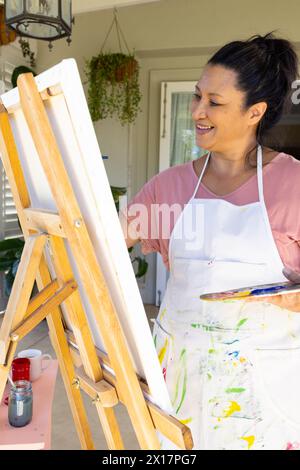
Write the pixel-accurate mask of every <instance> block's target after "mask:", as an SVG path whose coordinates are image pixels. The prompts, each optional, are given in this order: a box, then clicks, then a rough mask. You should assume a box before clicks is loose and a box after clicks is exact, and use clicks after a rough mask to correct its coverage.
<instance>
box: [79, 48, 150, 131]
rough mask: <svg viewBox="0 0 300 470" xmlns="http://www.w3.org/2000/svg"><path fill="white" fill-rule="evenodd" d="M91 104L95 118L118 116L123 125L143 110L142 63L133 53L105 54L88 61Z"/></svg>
mask: <svg viewBox="0 0 300 470" xmlns="http://www.w3.org/2000/svg"><path fill="white" fill-rule="evenodd" d="M86 74H87V77H88V83H89V86H88V104H89V109H90V113H91V116H92V119H93V121H98V120H99V119H105V118H107V117H113V116H116V117H117V118H118V119H119V120H120V122H121V124H122V125H124V124H126V123H132V122H134V121H135V119H136V117H137V114H138V112H139V110H140V108H139V104H140V100H141V93H140V89H139V65H138V62H137V61H136V59H135V58H134V56H133V55H126V54H123V53H112V54H108V53H105V54H102V53H100V54H99V55H98V56H96V57H93V58H92V59H91V60H90V61H89V62H87V70H86Z"/></svg>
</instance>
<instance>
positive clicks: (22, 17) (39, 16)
mask: <svg viewBox="0 0 300 470" xmlns="http://www.w3.org/2000/svg"><path fill="white" fill-rule="evenodd" d="M4 8H5V23H6V24H7V25H8V26H10V28H12V29H13V30H15V31H16V33H17V34H18V35H19V36H24V37H28V38H34V39H40V40H43V41H49V49H50V50H51V49H52V47H53V45H52V41H55V40H56V39H61V38H64V37H67V42H68V45H70V43H71V33H72V23H74V18H73V17H72V1H71V0H4Z"/></svg>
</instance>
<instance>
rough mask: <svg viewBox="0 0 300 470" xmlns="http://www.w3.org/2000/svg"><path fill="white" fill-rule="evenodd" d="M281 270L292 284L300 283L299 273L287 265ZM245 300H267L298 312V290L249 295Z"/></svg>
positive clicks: (299, 294)
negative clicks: (295, 291)
mask: <svg viewBox="0 0 300 470" xmlns="http://www.w3.org/2000/svg"><path fill="white" fill-rule="evenodd" d="M282 272H283V274H284V276H285V277H286V278H287V279H288V280H289V281H291V282H293V283H294V284H297V283H300V273H298V272H296V271H293V270H292V269H290V268H287V267H285V268H284V269H283V270H282ZM245 300H246V302H269V303H270V304H274V305H277V306H278V307H281V308H285V309H287V310H291V311H292V312H299V313H300V292H297V293H291V294H284V295H275V296H265V297H263V296H262V297H249V298H248V299H245Z"/></svg>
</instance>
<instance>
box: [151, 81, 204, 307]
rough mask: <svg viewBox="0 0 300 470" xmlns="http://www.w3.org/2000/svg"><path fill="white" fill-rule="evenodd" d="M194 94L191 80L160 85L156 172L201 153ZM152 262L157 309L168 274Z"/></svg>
mask: <svg viewBox="0 0 300 470" xmlns="http://www.w3.org/2000/svg"><path fill="white" fill-rule="evenodd" d="M194 91H195V81H192V82H190V81H189V82H162V84H161V117H160V146H159V171H163V170H165V169H167V168H169V167H170V166H173V165H180V164H181V163H185V162H188V161H190V160H194V159H196V158H198V157H200V156H201V155H204V153H205V151H204V150H203V149H201V148H199V147H197V146H196V145H195V126H194V123H193V120H192V116H191V102H192V97H193V93H194ZM156 261H157V262H156V305H157V306H159V305H160V304H161V301H162V298H163V295H164V293H165V290H166V284H167V280H168V275H169V273H168V271H167V269H166V268H165V265H164V264H163V261H162V257H161V255H160V254H157V260H156Z"/></svg>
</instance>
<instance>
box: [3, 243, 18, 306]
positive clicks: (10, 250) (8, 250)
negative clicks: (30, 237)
mask: <svg viewBox="0 0 300 470" xmlns="http://www.w3.org/2000/svg"><path fill="white" fill-rule="evenodd" d="M23 248H24V240H23V239H22V238H11V239H8V240H1V241H0V272H4V273H5V277H4V292H5V295H6V296H7V297H9V295H10V292H11V288H12V285H13V282H14V280H15V275H16V273H17V270H18V266H19V263H20V259H21V255H22V251H23Z"/></svg>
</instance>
